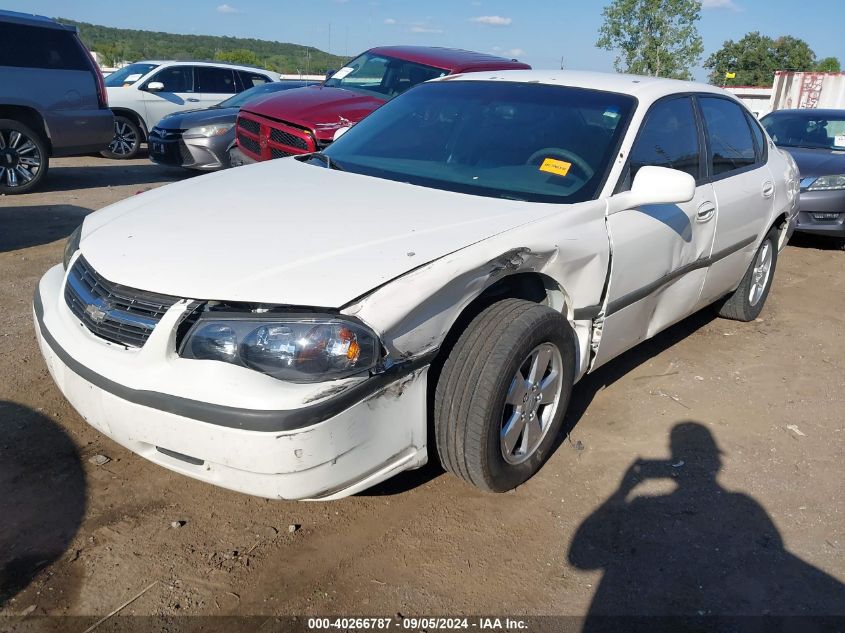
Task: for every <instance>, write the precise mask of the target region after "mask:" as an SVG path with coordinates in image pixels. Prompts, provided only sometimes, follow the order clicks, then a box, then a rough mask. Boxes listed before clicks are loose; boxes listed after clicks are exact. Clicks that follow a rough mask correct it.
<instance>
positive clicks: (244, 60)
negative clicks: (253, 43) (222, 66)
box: [214, 48, 261, 66]
mask: <svg viewBox="0 0 845 633" xmlns="http://www.w3.org/2000/svg"><path fill="white" fill-rule="evenodd" d="M214 59H216V60H217V61H220V62H232V63H233V64H246V65H247V66H260V65H261V60H260V59H259V57H258V55H256V54H255V53H253V52H252V51H251V50H248V49H246V48H236V49H234V50H231V51H217V53H215V55H214Z"/></svg>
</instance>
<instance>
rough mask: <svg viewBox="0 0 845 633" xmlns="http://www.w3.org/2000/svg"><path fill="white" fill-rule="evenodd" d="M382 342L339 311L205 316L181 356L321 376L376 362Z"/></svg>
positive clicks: (284, 375) (299, 377)
mask: <svg viewBox="0 0 845 633" xmlns="http://www.w3.org/2000/svg"><path fill="white" fill-rule="evenodd" d="M379 352H380V345H379V341H378V337H376V335H375V334H374V333H373V332H372V331H370V330H369V329H368V328H367V327H365V326H363V325H361V324H359V323H356V322H354V321H348V320H346V319H343V318H340V317H333V316H314V317H308V316H305V317H285V316H278V317H274V316H273V315H270V314H264V315H262V317H256V316H254V315H252V314H250V315H249V316H247V317H240V318H238V317H233V316H232V315H231V313H230V314H228V315H220V316H219V317H218V316H216V315H215V316H213V317H209V316H203V317H202V318H200V319H199V320H198V321H197V322H196V323H195V324H194V326H193V327H192V328H191V330H190V332H189V333H188V335H187V336H186V337H185V340H184V342H183V343H182V346H181V350H180V352H179V354H180V356H182V357H183V358H192V359H197V360H219V361H223V362H225V363H232V364H234V365H240V366H241V367H248V368H250V369H254V370H256V371H260V372H261V373H264V374H267V375H268V376H272V377H273V378H278V379H279V380H285V381H287V382H321V381H325V380H337V379H338V378H345V377H347V376H351V375H353V374H358V373H361V372H364V371H367V370H369V369H372V368H374V367H375V366H376V364H377V363H378V359H379Z"/></svg>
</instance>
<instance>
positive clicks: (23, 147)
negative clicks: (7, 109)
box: [0, 119, 48, 194]
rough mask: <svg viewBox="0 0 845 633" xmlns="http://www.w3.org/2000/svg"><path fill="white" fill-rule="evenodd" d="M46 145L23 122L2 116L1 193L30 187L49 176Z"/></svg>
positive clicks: (0, 140)
mask: <svg viewBox="0 0 845 633" xmlns="http://www.w3.org/2000/svg"><path fill="white" fill-rule="evenodd" d="M47 167H48V157H47V147H46V145H45V144H44V141H43V140H42V138H41V135H40V134H38V133H37V132H35V131H34V130H32V129H31V128H29V127H27V126H26V125H24V124H23V123H20V122H18V121H14V120H12V119H0V193H4V194H17V193H26V192H28V191H31V190H32V189H34V188H35V187H37V186H38V184H39V183H40V182H41V181H42V180H44V178H45V177H46V176H47Z"/></svg>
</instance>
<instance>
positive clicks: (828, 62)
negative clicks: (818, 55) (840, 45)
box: [816, 57, 842, 73]
mask: <svg viewBox="0 0 845 633" xmlns="http://www.w3.org/2000/svg"><path fill="white" fill-rule="evenodd" d="M816 70H817V71H819V72H821V73H840V72H842V66H841V65H840V64H839V60H838V59H837V58H836V57H825V58H824V59H820V60H818V61H817V62H816Z"/></svg>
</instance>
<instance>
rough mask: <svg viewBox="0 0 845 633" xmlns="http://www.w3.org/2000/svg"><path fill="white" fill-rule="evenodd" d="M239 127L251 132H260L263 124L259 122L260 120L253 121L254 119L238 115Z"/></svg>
mask: <svg viewBox="0 0 845 633" xmlns="http://www.w3.org/2000/svg"><path fill="white" fill-rule="evenodd" d="M238 127H241V128H243V129H245V130H246V131H247V132H251V133H252V134H258V130H259V129H260V128H261V125H260V124H259V123H258V121H253V120H252V119H245V118H244V117H238Z"/></svg>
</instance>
